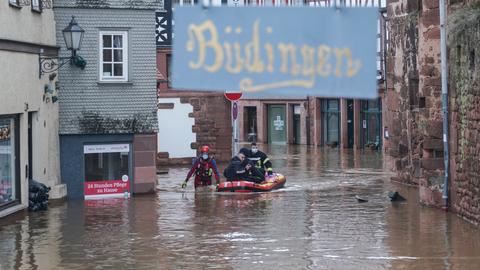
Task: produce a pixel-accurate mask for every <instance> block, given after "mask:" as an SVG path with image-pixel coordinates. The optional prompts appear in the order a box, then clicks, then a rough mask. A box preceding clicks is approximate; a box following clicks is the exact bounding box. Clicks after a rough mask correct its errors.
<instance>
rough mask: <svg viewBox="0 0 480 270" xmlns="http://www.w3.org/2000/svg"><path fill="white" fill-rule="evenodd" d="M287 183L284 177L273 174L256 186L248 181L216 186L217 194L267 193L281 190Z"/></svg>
mask: <svg viewBox="0 0 480 270" xmlns="http://www.w3.org/2000/svg"><path fill="white" fill-rule="evenodd" d="M285 182H287V179H286V178H285V176H284V175H282V174H279V173H273V175H272V176H266V177H265V181H263V182H262V183H260V184H256V183H254V182H250V181H242V180H240V181H226V182H223V183H221V184H219V185H218V186H217V191H218V192H244V193H245V192H267V191H272V190H275V189H279V188H282V187H283V186H284V185H285Z"/></svg>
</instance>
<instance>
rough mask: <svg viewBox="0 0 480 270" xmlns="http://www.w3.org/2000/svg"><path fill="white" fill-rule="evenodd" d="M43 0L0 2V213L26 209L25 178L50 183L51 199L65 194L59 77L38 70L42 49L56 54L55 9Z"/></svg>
mask: <svg viewBox="0 0 480 270" xmlns="http://www.w3.org/2000/svg"><path fill="white" fill-rule="evenodd" d="M50 2H51V1H45V3H50ZM42 3H43V2H42V1H31V2H30V3H25V2H24V1H22V2H20V1H15V0H10V1H0V217H2V216H5V215H8V214H11V213H14V212H16V211H19V210H21V209H24V208H26V207H28V180H29V179H36V180H37V181H40V182H42V183H44V184H45V185H47V186H50V187H51V188H52V190H51V191H50V198H52V199H58V198H61V197H64V196H65V195H66V188H65V185H62V184H61V183H60V164H59V163H60V162H59V140H58V102H56V98H57V97H58V91H57V87H56V85H57V78H54V77H53V78H52V77H49V76H48V75H43V76H40V74H39V53H40V51H41V50H42V49H43V52H44V54H45V55H49V56H56V55H58V47H57V46H56V41H55V40H56V39H55V21H54V16H53V11H52V9H51V7H49V6H42ZM65 26H66V25H64V26H63V27H65ZM62 40H63V38H62Z"/></svg>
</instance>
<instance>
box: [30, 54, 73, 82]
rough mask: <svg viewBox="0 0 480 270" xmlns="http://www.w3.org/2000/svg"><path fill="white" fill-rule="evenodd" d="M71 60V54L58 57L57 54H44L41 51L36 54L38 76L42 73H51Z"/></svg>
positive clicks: (40, 76)
mask: <svg viewBox="0 0 480 270" xmlns="http://www.w3.org/2000/svg"><path fill="white" fill-rule="evenodd" d="M72 60H73V56H69V57H58V56H45V55H42V54H41V53H39V54H38V71H39V75H38V77H39V78H42V75H43V74H46V73H52V72H54V71H57V70H58V69H60V68H61V67H62V66H64V65H65V64H66V63H70V62H72Z"/></svg>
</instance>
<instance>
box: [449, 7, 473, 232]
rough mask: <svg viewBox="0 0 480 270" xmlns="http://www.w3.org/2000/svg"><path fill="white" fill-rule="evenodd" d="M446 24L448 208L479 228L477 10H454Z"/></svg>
mask: <svg viewBox="0 0 480 270" xmlns="http://www.w3.org/2000/svg"><path fill="white" fill-rule="evenodd" d="M479 2H480V1H479ZM449 22H450V27H449V33H448V34H449V38H448V45H449V48H450V51H449V67H450V78H449V81H450V83H449V87H450V88H449V91H450V93H449V94H450V95H449V98H450V99H449V100H450V101H449V103H450V122H451V123H450V127H451V130H450V136H451V137H450V149H451V155H450V165H451V179H452V181H451V182H452V184H451V190H450V195H451V205H452V208H453V209H454V211H456V212H457V213H458V214H459V215H460V216H462V217H464V218H465V219H467V220H470V221H472V222H473V223H475V224H479V223H480V162H479V156H480V88H479V85H480V76H479V74H480V7H477V8H476V9H473V8H471V7H466V8H460V9H457V10H456V11H454V12H452V16H450V17H449Z"/></svg>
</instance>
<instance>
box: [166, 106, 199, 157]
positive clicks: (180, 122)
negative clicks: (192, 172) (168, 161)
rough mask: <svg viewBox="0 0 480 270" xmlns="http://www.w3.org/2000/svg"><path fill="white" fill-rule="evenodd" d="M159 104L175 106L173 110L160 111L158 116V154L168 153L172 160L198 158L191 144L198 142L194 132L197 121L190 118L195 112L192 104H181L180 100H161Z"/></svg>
mask: <svg viewBox="0 0 480 270" xmlns="http://www.w3.org/2000/svg"><path fill="white" fill-rule="evenodd" d="M158 103H163V104H169V103H171V104H173V109H159V110H158V112H157V114H158V135H157V146H158V152H168V153H169V157H170V158H185V157H194V156H196V151H195V150H194V149H191V147H190V144H191V143H193V142H196V140H197V139H196V134H195V133H193V131H192V126H193V125H194V124H195V120H194V119H193V118H191V117H188V114H190V113H192V112H193V107H192V105H190V104H183V103H180V98H159V99H158Z"/></svg>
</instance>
